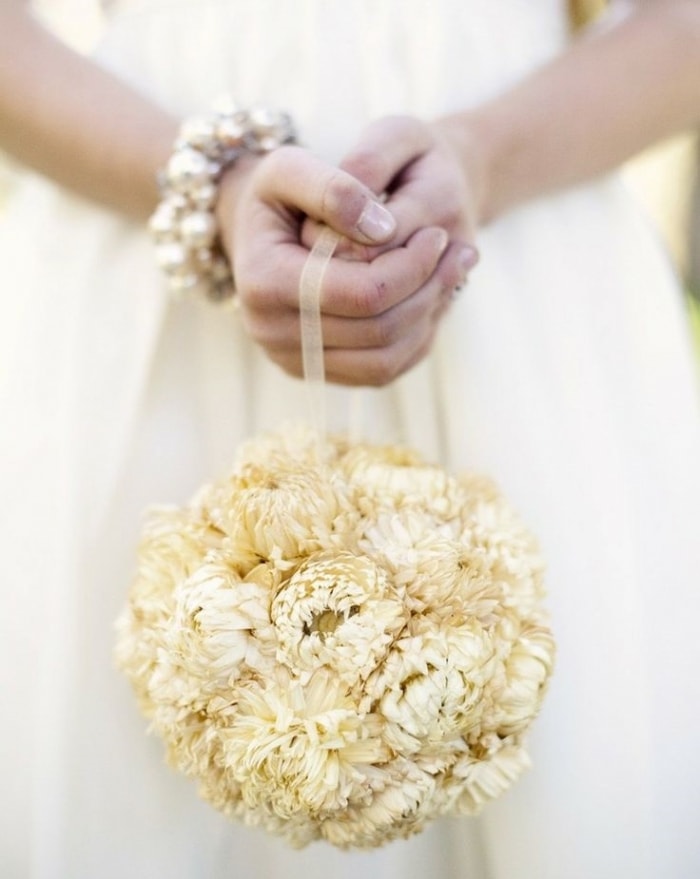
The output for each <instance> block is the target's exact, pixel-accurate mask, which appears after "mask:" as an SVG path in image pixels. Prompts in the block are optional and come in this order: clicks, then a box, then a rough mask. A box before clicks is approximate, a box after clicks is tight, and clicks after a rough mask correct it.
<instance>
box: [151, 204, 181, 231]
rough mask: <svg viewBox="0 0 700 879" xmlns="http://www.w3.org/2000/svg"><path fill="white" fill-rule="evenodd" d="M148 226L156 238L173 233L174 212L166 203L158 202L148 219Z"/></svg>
mask: <svg viewBox="0 0 700 879" xmlns="http://www.w3.org/2000/svg"><path fill="white" fill-rule="evenodd" d="M148 228H149V229H150V231H151V233H152V234H153V235H155V236H156V238H158V239H162V238H168V237H173V236H174V235H175V212H174V211H173V210H172V208H171V207H170V206H169V205H168V204H167V203H165V202H164V203H162V204H160V205H159V206H158V207H157V208H156V211H155V213H154V214H153V215H152V216H151V218H150V220H149V221H148Z"/></svg>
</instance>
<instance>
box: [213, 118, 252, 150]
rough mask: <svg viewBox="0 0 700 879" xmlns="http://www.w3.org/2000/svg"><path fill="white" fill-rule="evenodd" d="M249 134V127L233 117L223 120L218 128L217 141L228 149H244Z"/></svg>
mask: <svg viewBox="0 0 700 879" xmlns="http://www.w3.org/2000/svg"><path fill="white" fill-rule="evenodd" d="M247 132H248V126H247V125H245V124H244V122H242V121H239V120H237V119H236V118H232V117H226V118H224V119H221V120H220V121H219V123H218V125H217V126H216V137H217V140H218V141H219V142H220V143H221V144H222V145H223V146H224V147H226V148H227V149H242V148H243V147H244V146H245V142H246V140H245V137H246V134H247Z"/></svg>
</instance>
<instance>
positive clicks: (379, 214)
mask: <svg viewBox="0 0 700 879" xmlns="http://www.w3.org/2000/svg"><path fill="white" fill-rule="evenodd" d="M357 228H358V230H359V231H360V232H361V233H362V234H363V235H364V236H366V237H367V238H369V239H370V240H371V241H385V240H386V239H387V238H388V237H389V236H390V235H392V234H393V232H395V231H396V220H395V219H394V217H393V215H392V214H391V213H390V212H389V211H388V210H387V209H386V208H384V207H382V206H381V205H380V204H378V203H377V202H376V201H369V202H367V206H366V207H365V209H364V211H362V215H361V216H360V219H359V220H358V222H357Z"/></svg>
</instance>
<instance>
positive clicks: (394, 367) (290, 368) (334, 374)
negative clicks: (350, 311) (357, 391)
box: [270, 315, 435, 387]
mask: <svg viewBox="0 0 700 879" xmlns="http://www.w3.org/2000/svg"><path fill="white" fill-rule="evenodd" d="M434 335H435V321H434V320H433V319H432V317H429V316H427V315H425V316H424V319H423V320H422V321H421V322H420V323H418V324H416V325H415V326H414V327H412V328H411V331H410V332H408V333H406V334H404V335H403V336H402V337H401V338H400V339H398V340H397V341H396V343H395V344H393V345H391V346H389V347H382V348H364V349H358V348H355V349H349V348H333V349H330V350H328V351H325V352H324V362H325V374H326V380H327V381H329V382H332V383H334V384H341V385H369V386H374V387H380V386H382V385H386V384H388V383H389V382H391V381H393V380H394V379H395V378H397V377H398V376H399V375H401V374H403V373H404V372H406V371H407V370H408V369H410V368H411V367H412V366H414V365H415V364H416V363H417V362H418V361H419V360H421V359H422V358H423V357H424V356H425V355H426V354H427V353H428V351H429V350H430V346H431V344H432V340H433V338H434ZM270 356H271V358H272V360H274V361H275V362H276V363H277V364H278V365H279V366H281V367H282V368H283V369H284V370H285V372H288V373H289V374H290V375H294V376H297V377H301V376H302V375H303V371H302V366H301V358H300V357H299V354H298V352H290V351H276V352H271V353H270Z"/></svg>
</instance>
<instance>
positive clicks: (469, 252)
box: [459, 244, 479, 272]
mask: <svg viewBox="0 0 700 879" xmlns="http://www.w3.org/2000/svg"><path fill="white" fill-rule="evenodd" d="M478 262H479V251H478V250H477V249H476V247H472V246H471V245H469V244H467V245H465V246H464V247H463V248H462V250H461V251H460V254H459V264H460V266H461V267H462V268H463V269H464V271H465V272H468V271H470V269H473V268H474V266H475V265H476V264H477V263H478Z"/></svg>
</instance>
